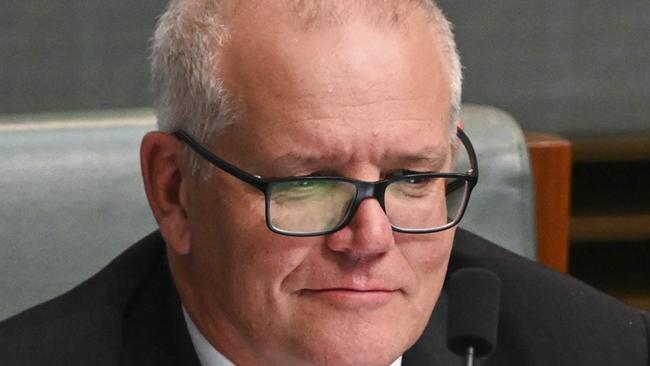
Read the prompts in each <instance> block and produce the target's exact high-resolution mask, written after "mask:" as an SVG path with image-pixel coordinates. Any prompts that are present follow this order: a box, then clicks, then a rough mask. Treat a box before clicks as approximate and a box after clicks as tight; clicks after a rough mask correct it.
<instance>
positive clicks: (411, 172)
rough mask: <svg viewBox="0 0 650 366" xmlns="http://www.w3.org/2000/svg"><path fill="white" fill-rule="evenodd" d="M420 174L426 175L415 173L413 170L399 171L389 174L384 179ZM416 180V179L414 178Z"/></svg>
mask: <svg viewBox="0 0 650 366" xmlns="http://www.w3.org/2000/svg"><path fill="white" fill-rule="evenodd" d="M421 173H426V172H416V171H414V170H409V169H399V170H395V171H393V172H391V173H390V174H388V175H387V176H386V178H388V179H390V178H401V177H403V176H406V175H412V174H421ZM415 179H417V178H415Z"/></svg>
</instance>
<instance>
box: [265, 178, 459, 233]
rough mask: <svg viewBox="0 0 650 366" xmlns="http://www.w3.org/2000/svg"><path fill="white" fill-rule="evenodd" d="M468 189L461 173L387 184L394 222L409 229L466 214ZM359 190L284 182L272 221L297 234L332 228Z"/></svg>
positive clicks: (276, 192)
mask: <svg viewBox="0 0 650 366" xmlns="http://www.w3.org/2000/svg"><path fill="white" fill-rule="evenodd" d="M448 187H453V189H451V190H450V189H449V188H448ZM467 191H468V188H467V182H466V181H464V180H460V181H457V180H456V178H442V177H418V178H415V179H413V178H405V179H400V180H396V181H394V182H392V183H391V184H389V185H388V186H387V187H386V191H385V194H384V204H385V211H386V215H387V216H388V219H389V221H390V223H391V225H392V226H393V227H396V228H399V229H403V230H433V229H437V228H441V227H444V226H446V225H447V224H449V223H450V222H453V221H454V220H455V219H456V218H457V217H458V216H459V215H460V212H461V210H462V207H463V204H464V201H465V198H466V194H467ZM356 194H357V189H356V186H355V185H354V184H353V183H351V182H347V181H337V180H331V179H327V180H325V179H324V180H318V179H311V180H292V181H286V182H278V183H276V184H274V185H273V186H272V188H271V190H270V197H269V198H270V200H269V211H268V214H269V216H270V217H269V219H270V223H271V225H272V226H273V227H274V228H275V229H277V230H280V231H282V232H287V233H295V234H300V233H315V232H325V231H328V230H331V229H333V228H335V227H336V226H338V225H339V224H340V223H341V222H342V221H343V220H345V218H346V216H347V215H348V213H349V211H350V209H351V205H352V203H353V202H354V198H355V195H356Z"/></svg>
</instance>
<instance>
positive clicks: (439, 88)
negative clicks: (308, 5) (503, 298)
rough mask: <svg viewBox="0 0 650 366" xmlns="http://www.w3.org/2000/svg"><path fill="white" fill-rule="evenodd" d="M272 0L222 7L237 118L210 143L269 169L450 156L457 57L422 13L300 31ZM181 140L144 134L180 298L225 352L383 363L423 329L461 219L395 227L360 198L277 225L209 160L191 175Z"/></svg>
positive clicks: (238, 357) (295, 170)
mask: <svg viewBox="0 0 650 366" xmlns="http://www.w3.org/2000/svg"><path fill="white" fill-rule="evenodd" d="M264 4H267V5H266V6H259V4H258V6H252V5H251V6H248V5H247V6H244V5H242V6H241V7H237V9H235V10H236V11H235V10H233V11H232V14H231V16H230V17H229V18H228V19H229V20H228V22H229V24H228V26H229V29H231V34H230V40H229V43H228V44H227V45H226V46H225V48H224V52H222V59H221V60H219V62H221V63H222V69H223V70H224V71H223V75H222V77H223V79H224V81H225V83H226V85H227V87H228V89H229V90H230V91H231V92H232V93H233V95H234V96H235V99H236V100H237V101H238V104H240V107H241V111H242V113H241V115H240V118H239V119H238V121H237V123H236V124H235V125H233V126H232V127H231V128H228V129H227V130H225V131H224V132H223V133H221V134H220V135H218V136H216V137H215V138H214V139H213V141H211V142H210V143H209V144H208V145H207V146H208V147H209V148H210V149H211V150H212V151H213V152H214V153H215V154H217V155H218V156H220V157H222V158H223V159H225V160H227V161H229V162H231V163H233V164H235V165H237V166H239V167H241V168H242V169H245V170H246V171H249V172H251V173H254V174H258V175H260V176H262V177H278V176H294V175H310V174H317V175H335V176H344V177H349V178H354V179H360V180H366V181H376V180H379V179H383V178H386V177H389V176H392V175H394V174H399V172H400V171H402V170H410V171H432V170H436V171H440V170H445V168H449V167H450V166H451V151H450V148H449V138H448V136H449V118H450V116H449V110H450V108H449V106H450V103H451V91H450V82H449V77H448V71H447V69H448V68H447V65H446V64H445V62H444V59H445V57H444V56H443V54H442V52H441V51H440V50H439V47H437V45H438V43H439V42H438V39H437V37H436V35H435V34H434V33H433V32H431V25H430V24H428V20H427V19H426V16H425V15H424V12H423V11H422V10H419V9H415V8H414V9H413V10H412V11H410V12H408V13H407V14H402V16H406V17H407V18H406V19H402V24H404V25H403V26H385V25H381V26H380V25H378V24H376V22H373V21H371V20H369V19H367V18H365V17H362V16H357V17H352V18H351V19H350V20H348V21H345V22H344V23H343V24H338V25H336V26H326V27H315V28H313V29H312V28H310V29H304V27H299V26H297V24H298V23H297V21H296V20H295V19H293V18H292V17H295V14H293V13H291V12H288V11H286V10H284V9H282V8H281V7H280V6H279V5H268V3H264ZM182 150H183V149H182V146H181V145H180V144H179V143H178V141H175V140H174V139H173V138H172V137H170V136H169V135H166V134H162V133H153V134H150V135H148V136H147V137H146V138H145V141H144V142H143V170H144V171H149V173H147V174H145V185H146V186H147V192H148V196H149V199H150V202H151V205H152V208H153V210H154V214H155V216H156V219H157V220H158V222H159V225H160V228H161V232H162V234H163V236H164V237H165V240H166V242H167V244H168V247H169V250H168V253H169V259H170V266H171V269H172V273H173V277H174V280H175V283H176V286H177V289H178V291H179V294H180V296H181V299H182V301H183V304H184V306H185V307H186V309H187V311H188V313H189V314H190V316H191V317H192V319H193V320H194V322H195V323H196V324H197V326H198V327H199V329H200V330H201V332H202V333H203V334H204V335H205V337H206V339H208V341H209V342H210V343H211V344H212V345H213V346H214V347H215V348H217V349H218V350H219V351H220V352H221V353H223V354H224V355H225V356H226V357H228V358H229V359H230V360H232V361H233V362H235V363H236V364H238V365H273V364H276V365H388V364H390V363H391V362H392V361H394V360H395V359H396V358H397V357H399V356H400V355H401V354H402V353H403V352H404V351H405V350H406V349H407V348H408V347H410V346H411V345H412V344H413V343H414V342H415V341H416V340H417V338H418V337H419V336H420V334H421V332H422V330H423V328H424V326H425V325H426V323H427V321H428V319H429V316H430V314H431V311H432V309H433V306H434V305H435V302H436V300H437V298H438V295H439V293H440V289H441V287H442V283H443V280H444V278H445V273H446V270H447V262H448V260H449V255H450V251H451V244H452V240H453V235H454V230H453V229H450V230H447V231H443V232H439V233H434V234H425V235H415V234H399V233H395V232H393V231H392V230H391V227H390V224H389V223H388V220H387V218H386V216H385V214H384V212H383V211H382V209H381V207H380V206H379V203H378V202H377V201H375V200H366V201H364V202H363V203H362V204H361V206H360V207H359V210H358V211H357V212H356V214H355V216H354V218H353V219H352V221H351V223H350V225H348V226H347V227H345V228H343V229H342V230H340V231H338V232H336V233H333V234H331V235H327V236H319V237H303V238H297V237H287V236H281V235H278V234H275V233H272V232H271V231H270V230H268V228H267V227H266V225H265V222H264V197H263V195H262V194H261V192H259V191H258V190H256V189H254V188H253V187H250V186H249V185H247V184H245V183H243V182H241V181H239V180H237V179H236V178H234V177H232V176H229V175H228V174H226V173H223V172H221V171H218V170H216V169H215V170H213V171H212V172H211V174H210V175H209V177H208V178H207V179H203V178H202V177H200V176H193V175H191V174H190V169H189V163H188V162H187V157H186V156H185V155H184V154H183V152H182ZM441 166H442V167H441Z"/></svg>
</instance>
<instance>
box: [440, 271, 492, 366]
mask: <svg viewBox="0 0 650 366" xmlns="http://www.w3.org/2000/svg"><path fill="white" fill-rule="evenodd" d="M448 292H449V317H448V320H447V346H448V347H449V349H450V350H451V351H452V352H454V353H456V354H459V355H465V354H466V353H467V349H468V348H469V347H470V346H471V347H474V354H475V355H476V356H478V357H482V356H486V355H488V354H489V353H490V352H492V350H493V349H494V347H495V346H496V341H497V328H498V324H499V298H500V296H501V295H500V292H501V281H500V280H499V277H498V276H497V275H496V274H494V273H493V272H490V271H488V270H486V269H481V268H465V269H461V270H458V271H456V272H454V273H453V274H452V275H451V277H450V279H449V289H448Z"/></svg>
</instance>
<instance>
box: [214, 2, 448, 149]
mask: <svg viewBox="0 0 650 366" xmlns="http://www.w3.org/2000/svg"><path fill="white" fill-rule="evenodd" d="M271 11H279V10H278V9H275V10H274V9H265V10H263V11H261V13H260V12H255V13H254V14H253V15H251V16H252V17H253V18H258V17H266V18H267V19H269V21H266V22H257V21H254V19H251V18H249V17H247V16H244V15H245V14H244V13H243V12H240V13H236V14H235V15H234V16H233V19H232V20H231V23H232V24H230V25H229V27H230V29H231V39H230V42H229V44H228V45H227V46H226V49H225V51H224V52H223V53H222V55H223V57H222V59H221V64H222V69H223V75H222V77H223V79H224V81H225V84H226V87H227V88H228V90H230V91H231V92H232V94H233V96H234V99H235V101H236V103H237V105H238V107H239V108H238V109H239V110H240V111H241V113H240V116H239V120H238V122H237V123H236V124H235V125H234V128H233V129H235V130H237V131H239V133H235V135H236V134H241V133H242V131H246V134H247V135H248V136H247V137H248V138H250V137H253V138H257V139H259V140H264V139H268V138H269V137H270V136H274V138H276V140H278V139H280V140H281V139H282V138H284V139H285V141H284V142H286V143H288V144H290V145H296V146H300V145H301V144H302V145H309V144H311V143H315V144H318V143H321V144H322V143H326V144H327V145H328V146H329V147H330V149H329V150H330V153H331V152H332V151H333V150H336V151H342V152H345V150H350V149H352V150H354V149H355V146H357V145H358V144H351V143H350V141H352V140H355V141H357V140H359V139H360V140H368V139H372V140H373V141H374V145H375V147H376V145H378V144H382V143H384V144H392V145H395V144H397V145H399V144H401V145H404V146H403V148H404V149H407V150H408V149H410V148H411V149H412V148H413V146H412V145H414V144H416V142H418V139H419V140H423V138H425V137H426V141H424V140H423V141H420V142H421V143H422V144H425V142H426V144H428V145H434V146H437V145H440V142H439V141H436V138H438V137H439V138H440V139H441V140H445V141H447V140H446V139H447V138H448V133H447V131H448V122H449V110H450V105H451V90H450V81H449V73H448V69H447V67H446V64H445V61H444V60H445V57H444V56H443V54H442V52H441V51H440V47H439V46H438V45H439V41H438V39H437V37H436V35H435V33H434V32H432V31H431V29H432V28H431V25H430V24H429V23H428V20H427V18H426V16H425V15H424V14H422V13H421V12H417V11H414V12H412V13H411V14H410V15H409V16H408V18H407V19H404V20H403V22H402V23H401V24H399V25H387V24H384V23H376V22H373V21H371V20H369V19H366V18H364V17H349V19H348V20H346V21H345V22H344V23H342V24H337V25H332V26H326V27H318V28H315V29H305V28H304V27H299V26H297V25H296V24H295V22H293V21H292V20H291V16H292V15H291V14H282V15H280V16H277V14H276V16H275V17H273V16H272V14H268V12H271ZM387 135H390V136H392V138H379V137H380V136H384V137H385V136H387ZM312 140H313V141H312ZM323 140H326V141H323ZM314 146H315V145H314ZM307 147H308V146H307ZM358 147H360V148H361V146H358ZM421 148H422V149H429V150H432V147H431V146H422V147H421ZM392 149H393V150H394V148H392ZM379 150H382V153H385V152H386V151H387V150H390V149H388V146H386V148H384V149H379Z"/></svg>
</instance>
